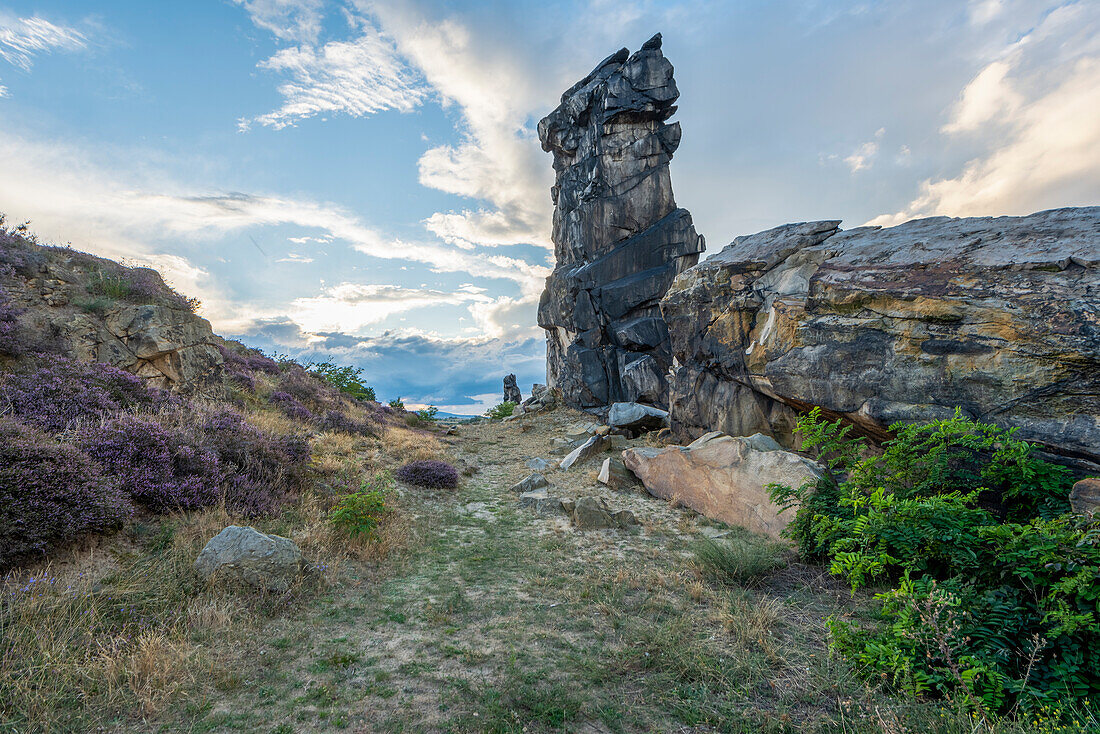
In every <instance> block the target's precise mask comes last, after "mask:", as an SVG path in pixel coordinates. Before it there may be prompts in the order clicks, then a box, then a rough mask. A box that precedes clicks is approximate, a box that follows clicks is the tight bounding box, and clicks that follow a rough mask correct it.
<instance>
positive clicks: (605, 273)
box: [538, 34, 703, 407]
mask: <svg viewBox="0 0 1100 734" xmlns="http://www.w3.org/2000/svg"><path fill="white" fill-rule="evenodd" d="M678 96H679V91H678V90H677V88H676V82H675V81H674V80H673V78H672V65H671V64H670V63H669V62H668V60H667V59H665V57H664V55H663V54H662V53H661V36H660V34H658V35H656V36H654V37H653V38H652V39H650V40H649V41H647V42H646V43H645V45H643V46H642V48H641V49H640V50H639V51H637V52H636V53H634V54H632V55H631V54H630V53H629V52H628V51H627V50H626V49H622V50H620V51H619V52H618V53H615V54H613V55H612V56H610V57H608V58H607V59H606V60H605V61H603V62H602V63H600V64H599V65H598V66H597V67H596V68H595V69H594V70H593V71H592V73H591V74H589V75H588V76H586V77H585V78H584V79H582V80H581V81H579V82H577V84H575V85H574V86H573V87H572V88H570V89H569V90H568V91H566V92H565V94H563V95H562V98H561V104H560V105H559V106H558V108H557V109H555V110H554V111H553V112H551V113H550V114H549V115H547V116H546V117H545V118H544V119H543V120H542V121H541V122H539V126H538V130H539V138H540V140H541V141H542V147H543V150H546V151H548V152H552V153H553V154H554V170H555V172H556V174H557V180H556V183H555V185H554V187H553V189H552V190H551V195H552V198H553V200H554V204H555V208H554V230H553V241H554V251H555V254H556V257H557V266H556V267H555V269H554V272H553V273H552V274H551V275H550V277H549V278H548V279H547V282H546V290H545V291H544V292H543V295H542V300H541V302H540V303H539V325H540V326H542V327H543V328H544V329H546V330H547V353H548V356H547V378H548V380H549V384H550V386H551V387H556V388H560V390H561V392H562V396H563V399H564V401H565V402H566V403H567V404H569V405H572V406H575V407H593V406H602V405H607V404H608V403H611V402H614V401H635V400H640V401H643V402H648V403H654V404H658V405H664V404H665V401H666V395H667V381H666V377H665V376H666V374H667V372H668V369H669V366H670V364H671V360H670V352H669V342H668V332H667V329H666V327H665V322H664V320H663V319H662V317H661V312H660V308H659V301H660V299H661V297H662V296H663V295H664V293H665V291H666V290H667V288H668V286H669V285H670V284H671V283H672V279H673V278H674V277H675V276H676V274H677V273H679V272H680V271H681V270H683V269H684V268H686V267H688V266H690V265H693V264H694V263H695V262H696V261H697V260H698V256H699V253H700V252H701V251H702V250H703V238H702V237H701V236H700V235H698V234H697V233H696V232H695V227H694V225H693V224H692V221H691V215H690V214H689V213H688V212H687V210H685V209H678V208H677V207H676V202H675V200H674V198H673V195H672V181H671V178H670V175H669V161H670V160H671V159H672V154H673V152H675V150H676V148H677V146H678V145H679V143H680V126H679V123H672V124H668V123H667V122H666V121H667V120H668V118H669V117H671V116H672V114H673V113H674V112H675V111H676V107H675V104H674V103H675V101H676V99H677V97H678Z"/></svg>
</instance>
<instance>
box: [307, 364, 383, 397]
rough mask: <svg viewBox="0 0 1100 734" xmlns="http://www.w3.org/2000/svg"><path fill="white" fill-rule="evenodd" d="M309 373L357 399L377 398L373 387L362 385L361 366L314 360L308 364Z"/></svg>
mask: <svg viewBox="0 0 1100 734" xmlns="http://www.w3.org/2000/svg"><path fill="white" fill-rule="evenodd" d="M308 369H309V371H310V373H311V374H313V375H316V376H317V377H319V378H320V379H321V380H323V381H325V382H327V383H328V384H329V385H332V386H333V387H335V388H336V389H337V390H339V391H340V392H342V393H345V394H347V395H350V396H352V397H353V398H357V399H359V400H377V399H378V398H377V397H376V396H375V394H374V388H373V387H370V386H369V385H364V384H363V380H362V378H361V377H360V376H361V375H362V374H363V368H362V367H351V366H347V365H338V364H333V363H332V362H315V363H311V364H310V365H309V366H308Z"/></svg>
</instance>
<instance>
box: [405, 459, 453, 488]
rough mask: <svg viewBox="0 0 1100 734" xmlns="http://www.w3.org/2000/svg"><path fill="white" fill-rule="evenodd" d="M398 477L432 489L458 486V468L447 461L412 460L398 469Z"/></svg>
mask: <svg viewBox="0 0 1100 734" xmlns="http://www.w3.org/2000/svg"><path fill="white" fill-rule="evenodd" d="M397 478H398V479H400V480H401V481H402V482H408V483H409V484H416V485H418V486H421V487H429V488H431V489H454V488H455V487H457V486H458V470H457V469H455V468H454V467H453V466H451V465H450V464H448V463H447V462H445V461H434V460H430V461H410V462H409V463H408V464H405V465H404V466H403V467H401V468H400V469H398V470H397Z"/></svg>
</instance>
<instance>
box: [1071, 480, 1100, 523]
mask: <svg viewBox="0 0 1100 734" xmlns="http://www.w3.org/2000/svg"><path fill="white" fill-rule="evenodd" d="M1069 506H1070V508H1071V509H1072V510H1073V511H1074V512H1076V513H1077V514H1078V515H1087V516H1088V517H1093V516H1095V515H1096V511H1097V510H1100V477H1092V478H1089V479H1082V480H1081V481H1079V482H1077V483H1076V484H1074V485H1073V489H1071V490H1070V493H1069Z"/></svg>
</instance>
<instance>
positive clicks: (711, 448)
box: [623, 433, 823, 538]
mask: <svg viewBox="0 0 1100 734" xmlns="http://www.w3.org/2000/svg"><path fill="white" fill-rule="evenodd" d="M623 461H624V463H625V464H626V468H627V469H629V470H630V471H632V472H634V474H636V475H637V476H638V478H639V479H641V480H642V484H643V485H644V486H645V488H646V491H647V492H649V493H650V494H652V495H653V496H654V497H660V498H661V499H666V500H673V501H677V502H679V503H680V504H683V505H686V506H688V507H690V508H692V509H693V510H695V511H697V512H700V513H702V514H703V515H706V516H707V517H710V518H714V519H716V520H721V521H722V522H726V523H729V524H730V525H739V526H741V527H743V528H748V529H749V530H752V531H753V532H757V533H763V534H765V535H770V536H772V537H773V538H778V537H779V534H780V532H782V530H783V528H785V527H786V526H787V524H788V523H790V521H791V520H792V519H794V512H793V511H792V510H788V511H787V512H784V513H782V514H780V509H779V507H778V506H777V505H776V504H775V503H774V502H772V500H771V496H770V495H769V493H768V490H767V486H768V485H769V484H771V483H773V482H776V483H779V484H786V485H789V486H793V487H800V486H802V484H803V483H804V482H806V481H809V480H813V479H817V478H819V477H820V476H821V475H822V472H823V469H822V468H821V466H819V465H818V464H817V463H816V462H813V461H810V460H809V459H806V458H804V457H802V456H799V455H798V454H795V453H793V452H790V451H784V450H783V448H782V447H781V446H780V445H779V444H778V443H776V442H775V441H774V440H773V439H771V438H768V437H767V436H763V435H761V434H755V435H753V436H749V437H747V438H746V437H739V438H734V437H732V436H726V435H723V434H721V433H708V434H706V435H704V436H702V437H701V438H699V439H698V440H696V441H694V442H693V443H691V444H690V445H688V446H668V447H666V448H663V449H657V448H648V447H639V448H633V449H627V450H626V451H624V452H623Z"/></svg>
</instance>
